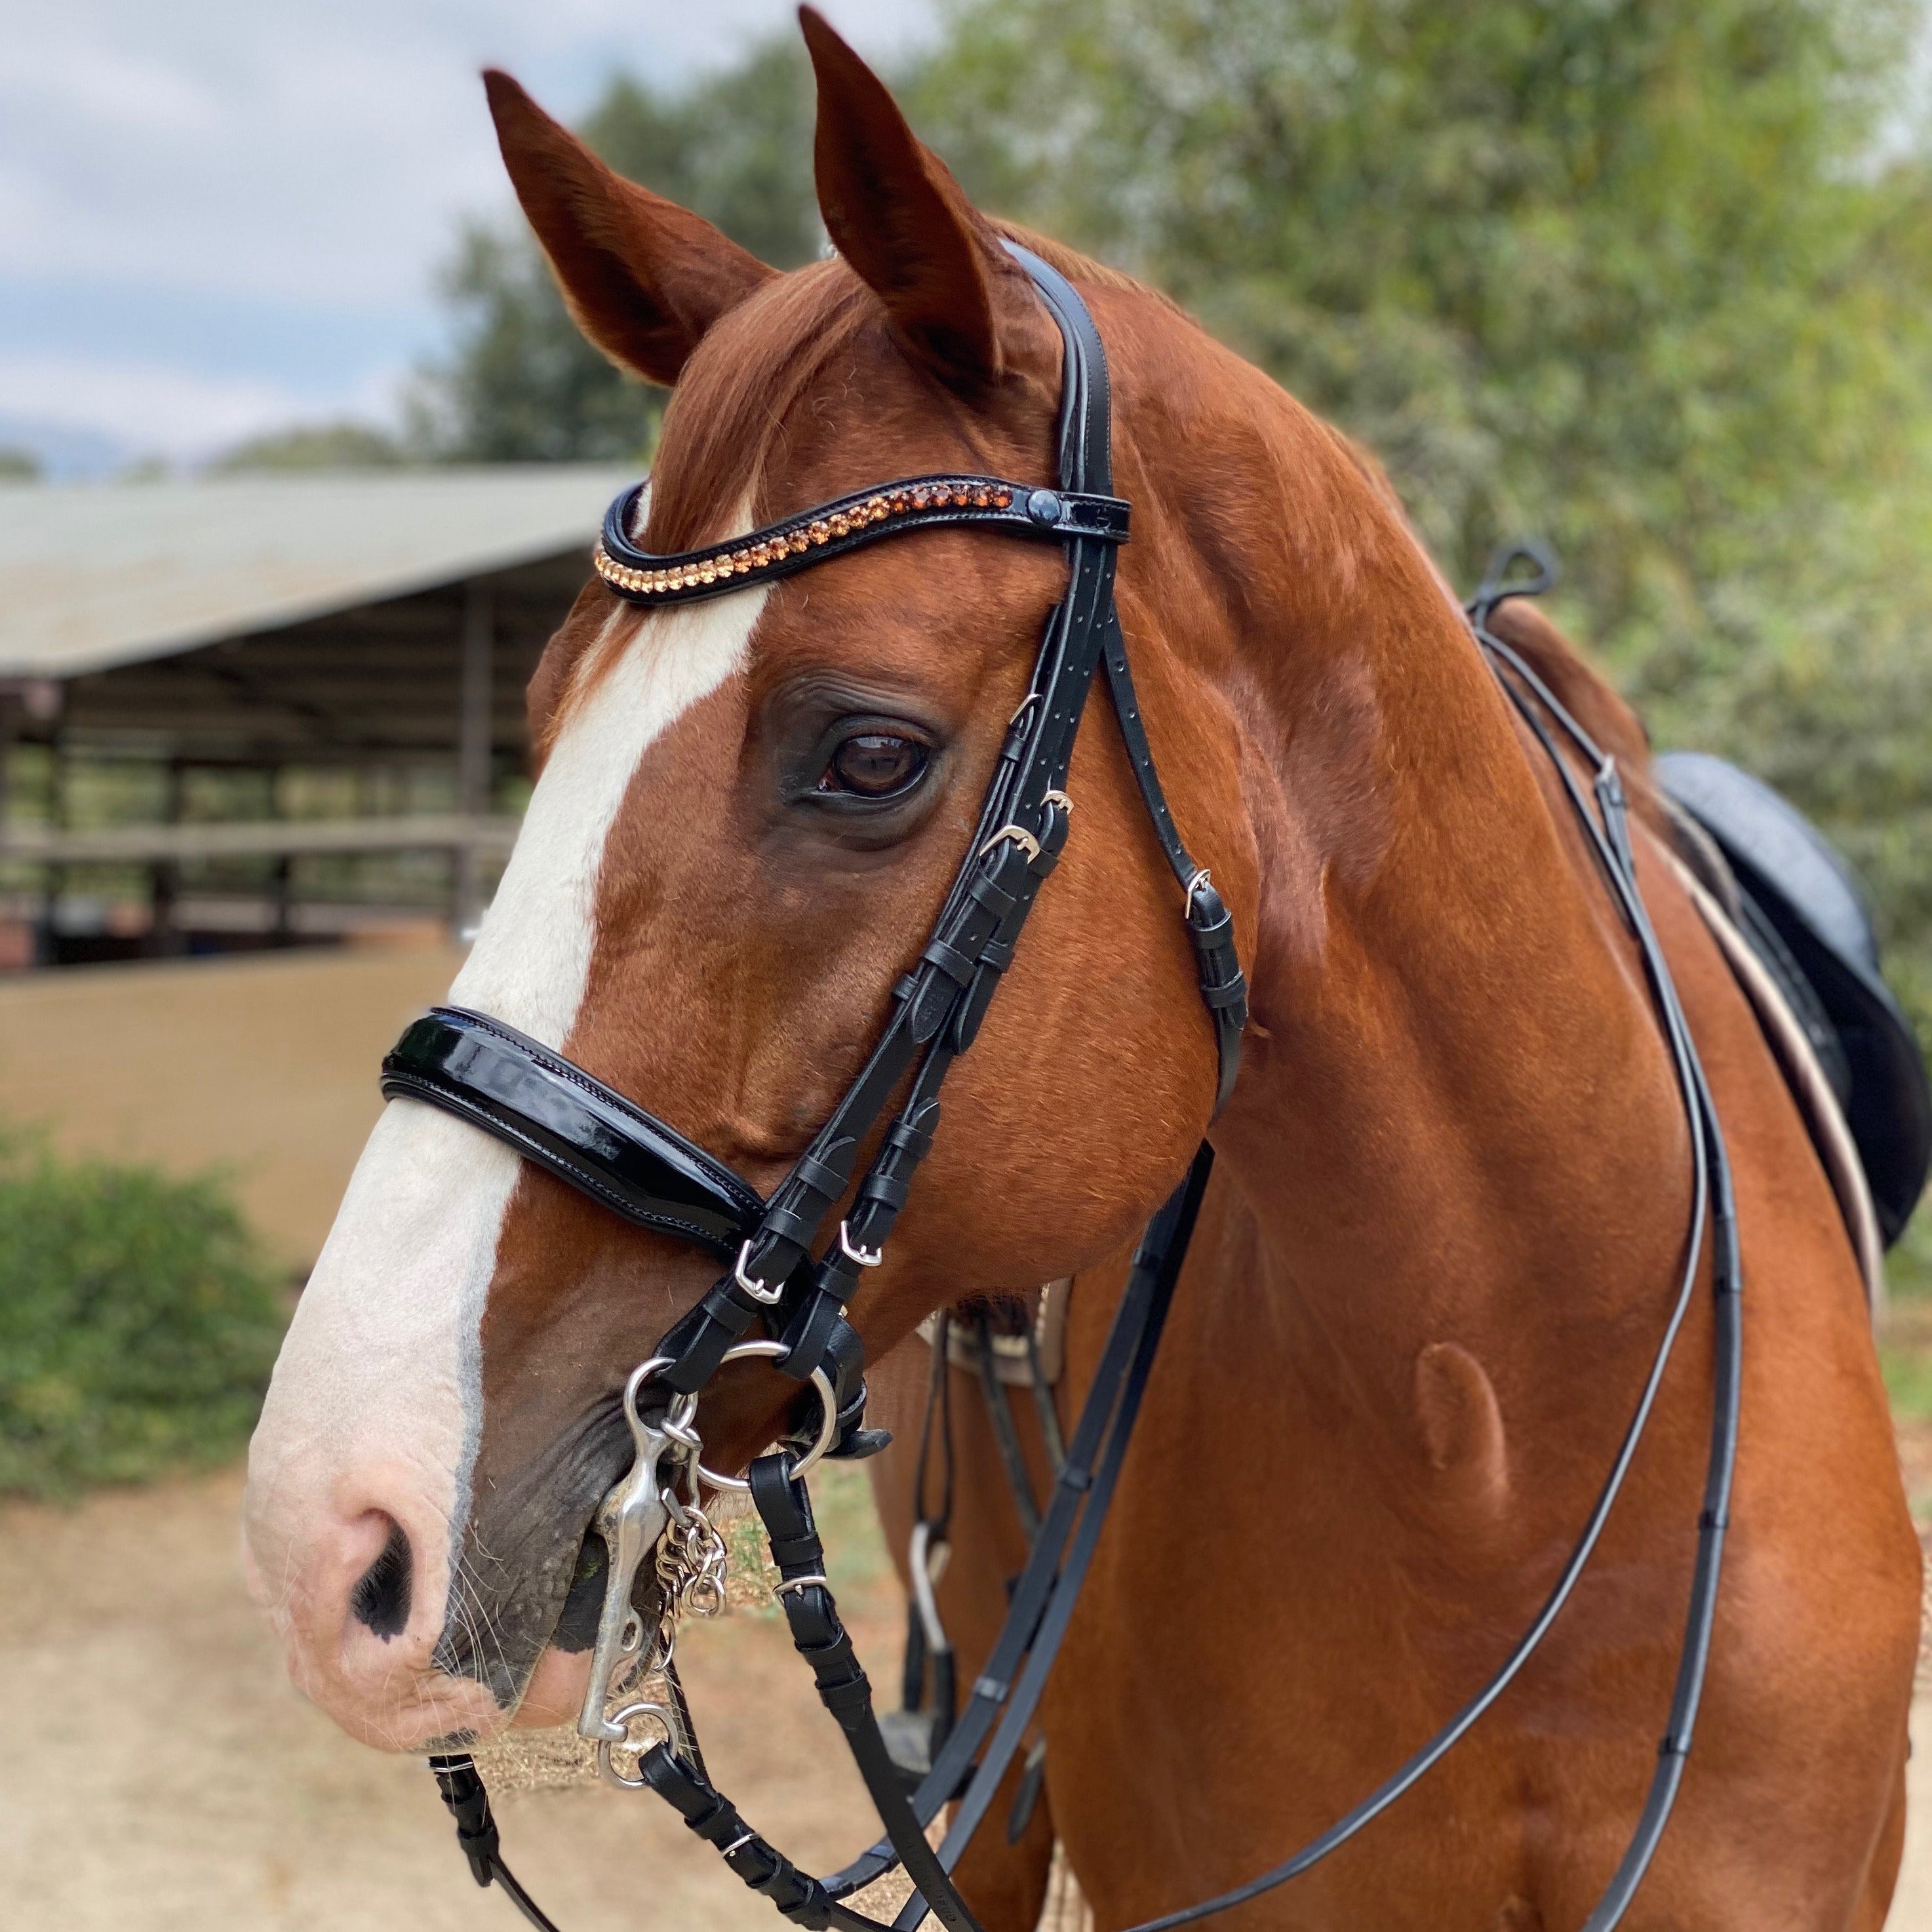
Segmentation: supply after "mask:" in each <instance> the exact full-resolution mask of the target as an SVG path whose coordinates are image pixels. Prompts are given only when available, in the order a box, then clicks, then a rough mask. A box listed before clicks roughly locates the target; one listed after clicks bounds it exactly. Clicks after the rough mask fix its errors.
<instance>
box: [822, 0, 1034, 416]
mask: <svg viewBox="0 0 1932 1932" xmlns="http://www.w3.org/2000/svg"><path fill="white" fill-rule="evenodd" d="M798 17H799V26H800V27H801V28H802V29H803V31H804V34H805V46H806V47H807V49H808V50H809V52H810V53H811V65H812V68H813V71H814V73H815V74H817V77H818V133H817V139H816V140H815V142H814V145H813V150H812V160H813V164H814V170H815V172H816V174H817V182H818V207H819V212H820V214H822V215H823V217H825V228H826V233H827V234H829V236H831V238H832V246H833V247H834V248H836V249H837V250H838V252H839V254H841V255H842V256H843V257H844V258H845V260H847V262H848V263H850V265H851V266H852V267H853V269H854V270H855V271H856V272H857V274H858V275H859V279H860V280H861V281H863V282H864V283H865V284H866V286H867V287H868V288H870V289H871V290H872V292H873V293H874V294H875V295H876V296H877V297H878V298H879V299H880V301H881V302H883V303H884V304H885V305H886V314H888V315H889V316H890V317H891V318H892V324H893V326H894V327H895V329H896V330H897V331H898V335H899V336H900V338H901V340H902V341H903V342H904V344H905V346H906V347H907V348H908V349H909V350H910V351H911V352H912V353H913V356H914V357H915V359H917V360H918V361H919V362H922V363H923V364H925V365H926V367H927V368H929V369H931V370H932V372H933V373H934V374H935V375H937V376H938V377H939V378H940V380H941V381H942V382H944V383H947V385H948V386H950V387H953V388H956V389H962V388H964V389H971V388H974V387H977V386H980V385H981V384H983V383H989V382H992V380H995V378H997V377H998V376H999V375H1000V374H1001V373H1002V371H1003V369H1004V360H1003V358H1002V356H1001V348H1000V337H999V331H998V327H997V323H996V317H995V299H996V290H997V287H998V280H996V278H999V279H1004V277H1003V274H1002V271H1003V269H1004V257H1003V256H1002V255H1001V253H1000V251H999V243H998V238H997V237H996V236H995V235H994V233H993V232H992V229H991V228H990V227H989V226H988V225H987V224H986V222H985V221H984V220H983V219H982V218H981V217H980V214H979V213H978V212H977V210H975V208H974V206H973V205H972V203H971V202H969V201H968V199H966V196H965V192H964V190H962V188H961V187H960V185H959V183H958V182H957V181H955V180H954V179H953V176H952V175H951V173H950V172H949V171H948V170H947V166H946V164H945V163H944V161H942V160H940V158H939V157H938V155H937V154H934V153H932V151H930V150H929V148H926V147H925V146H924V145H922V144H921V142H919V139H917V137H916V136H915V135H914V134H913V131H912V129H911V128H910V127H909V126H907V123H906V118H905V116H904V115H903V114H901V113H900V112H899V109H898V103H897V102H896V101H894V100H893V98H892V96H891V95H890V94H889V93H888V92H886V87H885V84H884V83H883V82H882V81H881V80H880V79H879V77H878V76H877V74H874V73H873V71H871V68H868V66H866V65H865V62H863V61H862V60H861V59H860V58H859V56H858V55H856V54H855V53H854V52H853V51H852V49H850V47H848V46H847V45H846V44H845V43H844V41H843V40H841V39H840V38H839V37H838V35H837V34H835V33H834V32H833V31H832V28H830V27H829V26H828V25H827V24H826V21H825V19H824V17H823V15H821V14H820V13H819V12H818V10H817V8H815V7H799V10H798Z"/></svg>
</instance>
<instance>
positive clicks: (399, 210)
mask: <svg viewBox="0 0 1932 1932" xmlns="http://www.w3.org/2000/svg"><path fill="white" fill-rule="evenodd" d="M824 5H825V11H826V13H827V14H828V15H829V17H830V18H831V20H832V22H833V23H834V24H835V25H836V26H838V27H839V28H841V30H842V31H844V32H845V33H847V35H848V36H849V37H850V38H851V39H852V40H853V41H854V42H855V43H856V44H857V45H858V46H859V47H860V48H861V49H863V50H864V51H865V52H867V53H868V54H871V55H890V54H892V52H894V51H895V50H897V49H902V48H903V47H904V46H906V45H907V43H909V41H910V40H911V39H912V38H913V37H915V36H916V35H917V34H919V33H921V32H922V31H926V28H927V26H928V23H929V20H930V19H931V5H930V0H824ZM790 15H791V8H790V5H789V0H701V4H697V5H692V4H691V0H0V443H12V444H15V445H18V444H21V443H26V444H28V445H30V446H35V447H37V448H38V449H40V450H41V451H42V452H43V454H44V455H46V456H47V457H48V458H49V459H50V460H52V463H54V465H55V467H56V468H57V469H61V470H63V471H67V472H80V471H87V470H99V469H104V468H108V467H112V466H116V465H118V463H121V462H124V461H125V460H128V459H129V458H133V457H136V456H142V455H158V456H161V457H163V458H166V459H168V460H172V461H175V462H183V461H187V462H191V461H193V460H194V459H195V458H196V457H198V456H201V455H206V454H207V453H208V452H210V451H211V450H214V449H218V448H220V447H221V446H223V445H226V444H228V443H233V442H234V441H236V440H237V439H238V438H239V437H243V436H245V435H248V434H251V433H252V432H254V431H257V430H261V429H264V428H275V427H279V426H281V425H285V424H287V423H290V422H295V421H297V420H301V419H322V418H329V417H335V416H342V415H344V414H356V415H362V416H374V417H380V416H383V415H385V414H386V413H387V411H388V410H389V407H390V404H391V403H392V398H393V397H394V395H395V391H396V389H397V386H398V383H399V381H400V380H401V378H402V377H403V376H404V374H405V373H406V372H407V370H408V368H410V365H412V363H413V362H415V361H416V359H418V358H419V357H420V356H422V354H423V353H425V351H427V350H429V349H431V348H432V347H434V345H435V344H436V343H437V332H438V326H439V319H438V315H437V309H436V307H435V303H434V291H433V279H434V271H435V269H436V266H437V263H439V261H440V260H441V259H442V258H443V256H444V255H445V254H446V252H447V251H448V248H449V242H450V239H451V236H452V233H453V231H454V229H455V223H456V222H457V220H458V218H459V217H460V216H461V215H463V214H467V213H484V214H489V213H493V212H497V211H502V210H505V209H506V208H507V207H508V190H507V189H506V188H505V186H504V184H503V181H502V174H501V172H500V168H499V163H498V161H497V159H496V151H495V148H494V147H493V144H492V142H491V139H490V125H489V121H488V118H487V115H486V114H485V113H484V107H483V96H482V90H481V88H480V87H479V86H478V84H477V80H476V71H477V69H478V68H479V67H480V66H481V65H484V63H486V62H493V63H495V64H496V65H501V66H503V67H506V68H509V69H510V70H511V71H512V72H513V73H514V74H517V76H518V77H519V78H520V79H521V80H523V82H524V83H525V84H526V86H529V88H530V89H532V92H534V93H535V95H537V97H538V98H539V99H540V100H541V101H543V102H544V104H545V105H546V106H547V107H550V109H551V110H553V112H555V113H559V114H560V115H563V116H564V117H565V118H568V117H570V116H571V115H574V114H575V113H579V112H580V111H581V110H583V108H584V107H586V106H587V105H588V104H589V101H591V99H592V97H593V96H594V95H595V92H596V91H597V89H598V85H599V83H600V82H601V80H602V79H603V78H604V76H605V75H606V74H607V73H608V72H609V71H610V69H611V68H613V66H616V65H625V66H627V67H628V68H631V70H633V71H635V72H637V73H638V74H641V75H642V76H643V77H646V79H648V80H652V81H655V82H659V83H676V81H678V80H680V79H682V78H684V77H688V75H690V74H692V73H693V72H695V71H700V70H701V69H703V68H706V67H709V66H712V65H718V64H719V63H721V62H725V61H728V60H729V59H730V58H732V57H733V55H734V53H735V52H736V51H737V50H738V49H740V48H742V46H744V44H745V42H746V41H747V40H749V39H750V38H751V37H754V36H756V35H758V34H762V33H765V32H769V31H774V30H776V29H778V28H783V27H785V26H787V23H789V21H790ZM793 31H795V29H793Z"/></svg>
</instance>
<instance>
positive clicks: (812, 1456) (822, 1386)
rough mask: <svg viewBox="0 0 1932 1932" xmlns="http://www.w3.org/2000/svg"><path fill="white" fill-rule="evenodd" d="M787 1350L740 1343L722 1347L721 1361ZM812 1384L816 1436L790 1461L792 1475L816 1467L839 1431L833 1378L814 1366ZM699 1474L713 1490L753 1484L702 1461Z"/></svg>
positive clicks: (770, 1355)
mask: <svg viewBox="0 0 1932 1932" xmlns="http://www.w3.org/2000/svg"><path fill="white" fill-rule="evenodd" d="M786 1352H787V1351H786V1349H785V1345H784V1343H782V1342H739V1343H736V1345H735V1346H733V1347H731V1348H729V1349H726V1350H725V1352H724V1361H726V1362H741V1361H747V1360H751V1359H757V1360H760V1361H771V1360H772V1358H775V1357H777V1356H781V1355H784V1354H785V1353H786ZM723 1366H724V1364H722V1363H721V1364H719V1367H723ZM811 1385H812V1387H813V1388H814V1389H816V1390H817V1391H818V1409H819V1421H818V1437H817V1441H815V1442H814V1443H813V1444H812V1445H811V1448H809V1449H808V1450H807V1451H805V1454H803V1455H802V1457H799V1460H797V1461H796V1463H793V1464H792V1466H791V1473H792V1475H794V1476H802V1475H804V1474H805V1472H806V1471H807V1470H808V1469H816V1468H817V1466H818V1464H819V1463H820V1461H821V1460H823V1457H824V1454H825V1452H826V1450H828V1449H829V1448H831V1447H832V1442H833V1441H834V1440H835V1438H836V1437H837V1436H838V1400H837V1398H836V1397H835V1396H834V1395H833V1394H832V1378H831V1377H830V1376H828V1375H827V1374H826V1373H825V1371H824V1370H823V1369H814V1370H812V1372H811ZM697 1473H698V1474H699V1475H700V1476H701V1477H703V1479H704V1480H705V1481H706V1482H707V1483H709V1484H710V1485H711V1487H712V1488H713V1489H714V1490H737V1491H738V1492H739V1493H741V1494H742V1493H743V1492H744V1491H745V1490H748V1489H750V1487H751V1484H749V1483H748V1482H746V1481H745V1480H744V1479H743V1478H742V1477H739V1476H721V1475H718V1473H717V1472H716V1471H715V1470H712V1469H706V1467H705V1466H704V1465H703V1463H702V1462H700V1463H699V1464H698V1466H697Z"/></svg>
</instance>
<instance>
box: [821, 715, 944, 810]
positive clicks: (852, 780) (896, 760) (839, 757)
mask: <svg viewBox="0 0 1932 1932" xmlns="http://www.w3.org/2000/svg"><path fill="white" fill-rule="evenodd" d="M925 771H926V747H925V746H924V745H921V744H919V743H917V742H915V741H914V740H913V739H910V738H895V737H894V736H892V735H891V734H890V733H888V732H884V731H861V732H859V733H856V734H855V735H854V736H852V737H850V738H847V739H846V740H845V741H844V742H843V743H842V744H841V745H840V746H839V747H838V750H836V751H834V752H833V753H832V762H831V763H829V765H827V766H826V768H825V772H824V775H823V776H822V777H821V778H820V779H819V781H818V787H817V788H818V790H820V791H822V792H844V793H847V794H848V795H850V796H852V797H855V798H893V797H896V796H898V793H901V792H902V791H909V790H911V788H912V787H913V786H914V785H915V784H917V783H918V782H919V779H920V778H921V777H922V775H924V773H925Z"/></svg>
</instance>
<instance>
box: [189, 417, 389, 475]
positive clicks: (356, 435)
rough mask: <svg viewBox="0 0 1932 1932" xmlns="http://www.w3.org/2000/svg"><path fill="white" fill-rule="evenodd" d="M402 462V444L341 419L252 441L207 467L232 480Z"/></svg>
mask: <svg viewBox="0 0 1932 1932" xmlns="http://www.w3.org/2000/svg"><path fill="white" fill-rule="evenodd" d="M404 460H405V457H404V449H403V447H402V446H401V443H398V441H397V440H396V438H395V437H393V436H392V435H391V434H389V432H388V431H386V430H380V429H378V428H376V427H375V426H374V425H373V424H370V423H362V422H354V421H353V420H350V419H346V418H345V419H344V420H343V421H341V422H326V423H298V424H297V425H296V426H295V428H293V429H280V430H270V431H267V432H266V434H263V435H261V436H251V437H249V438H248V440H247V441H246V442H244V443H237V444H236V445H235V446H234V447H233V449H227V450H224V451H223V452H222V453H221V455H219V456H217V457H216V458H214V460H213V461H212V462H211V463H209V464H208V469H209V470H210V471H211V472H212V473H214V475H242V474H245V473H247V472H251V471H254V470H280V469H388V468H390V467H392V466H394V465H395V464H396V463H401V462H402V461H404Z"/></svg>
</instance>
